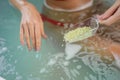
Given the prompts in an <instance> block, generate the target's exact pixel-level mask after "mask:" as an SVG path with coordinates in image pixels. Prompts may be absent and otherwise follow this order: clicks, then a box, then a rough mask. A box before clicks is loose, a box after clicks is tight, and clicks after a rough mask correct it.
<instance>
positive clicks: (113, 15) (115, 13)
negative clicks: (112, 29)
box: [98, 0, 120, 25]
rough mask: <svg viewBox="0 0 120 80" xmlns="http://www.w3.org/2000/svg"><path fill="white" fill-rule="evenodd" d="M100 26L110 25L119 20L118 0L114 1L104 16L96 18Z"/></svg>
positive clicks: (119, 0) (119, 5) (119, 3)
mask: <svg viewBox="0 0 120 80" xmlns="http://www.w3.org/2000/svg"><path fill="white" fill-rule="evenodd" d="M98 19H99V20H100V23H101V24H105V25H111V24H114V23H116V22H118V21H119V20H120V0H116V2H115V3H114V4H113V6H112V7H111V8H109V9H108V10H107V11H106V12H105V13H104V14H102V15H100V16H98Z"/></svg>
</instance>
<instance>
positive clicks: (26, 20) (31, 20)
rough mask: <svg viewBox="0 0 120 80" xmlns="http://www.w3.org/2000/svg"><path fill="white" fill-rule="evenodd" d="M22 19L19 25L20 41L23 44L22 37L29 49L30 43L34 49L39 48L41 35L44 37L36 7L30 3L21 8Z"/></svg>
mask: <svg viewBox="0 0 120 80" xmlns="http://www.w3.org/2000/svg"><path fill="white" fill-rule="evenodd" d="M21 13H22V19H21V26H20V42H21V44H24V38H25V40H26V44H27V47H28V49H29V50H31V48H32V47H31V44H30V42H32V46H33V48H34V49H35V50H39V49H40V46H41V36H42V37H44V38H46V34H45V33H44V29H43V22H42V19H41V16H40V14H39V12H38V11H37V9H36V8H35V7H34V6H33V5H32V4H30V3H28V4H27V5H25V6H23V8H21Z"/></svg>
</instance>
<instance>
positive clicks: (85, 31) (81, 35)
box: [64, 27, 93, 42]
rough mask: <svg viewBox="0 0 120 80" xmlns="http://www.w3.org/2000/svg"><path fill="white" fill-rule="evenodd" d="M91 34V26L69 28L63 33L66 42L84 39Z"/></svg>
mask: <svg viewBox="0 0 120 80" xmlns="http://www.w3.org/2000/svg"><path fill="white" fill-rule="evenodd" d="M92 35H93V33H92V28H91V27H81V28H77V29H75V30H71V31H69V32H68V33H66V34H65V35H64V39H65V41H66V42H76V41H79V40H84V39H86V38H88V37H91V36H92Z"/></svg>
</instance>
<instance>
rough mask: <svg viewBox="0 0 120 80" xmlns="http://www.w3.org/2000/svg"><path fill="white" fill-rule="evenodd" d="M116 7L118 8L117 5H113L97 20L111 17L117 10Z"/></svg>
mask: <svg viewBox="0 0 120 80" xmlns="http://www.w3.org/2000/svg"><path fill="white" fill-rule="evenodd" d="M118 7H119V4H118V3H114V4H113V6H112V7H111V8H109V9H108V10H107V11H106V12H105V13H104V14H102V15H100V16H99V17H98V18H99V19H107V18H109V17H110V16H112V15H113V14H114V12H115V11H116V10H117V9H118Z"/></svg>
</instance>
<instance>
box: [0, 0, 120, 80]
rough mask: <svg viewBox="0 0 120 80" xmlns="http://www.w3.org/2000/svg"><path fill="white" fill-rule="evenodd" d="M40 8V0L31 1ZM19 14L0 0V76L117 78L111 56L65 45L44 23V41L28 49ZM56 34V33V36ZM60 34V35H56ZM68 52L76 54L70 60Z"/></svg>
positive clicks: (10, 79)
mask: <svg viewBox="0 0 120 80" xmlns="http://www.w3.org/2000/svg"><path fill="white" fill-rule="evenodd" d="M30 1H31V2H32V3H33V4H34V5H36V7H37V8H38V10H39V11H41V7H42V0H36V1H35V0H30ZM20 16H21V15H20V13H19V11H17V10H16V9H14V8H13V7H11V6H10V5H9V3H8V1H7V0H0V76H1V77H3V78H5V79H6V80H119V79H120V70H119V68H117V67H116V66H115V65H114V61H112V60H111V58H110V57H107V58H106V61H109V62H110V63H109V64H108V63H106V62H105V60H102V59H101V55H99V54H96V53H95V52H94V51H89V52H88V50H87V48H83V49H82V50H81V47H82V46H81V45H80V44H66V43H64V42H63V38H62V36H63V35H61V32H62V30H61V29H60V30H59V31H58V30H57V29H59V28H53V27H50V26H49V24H48V23H45V32H46V33H47V35H48V39H47V40H44V39H43V40H42V48H41V51H40V52H34V51H31V52H29V51H28V50H27V48H26V47H25V46H21V45H20V42H19V25H20ZM56 34H57V35H56ZM58 34H59V35H58ZM69 53H71V54H72V53H79V54H77V55H76V56H74V57H73V58H71V59H70V60H68V59H66V56H67V54H69ZM69 57H70V56H69Z"/></svg>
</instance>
